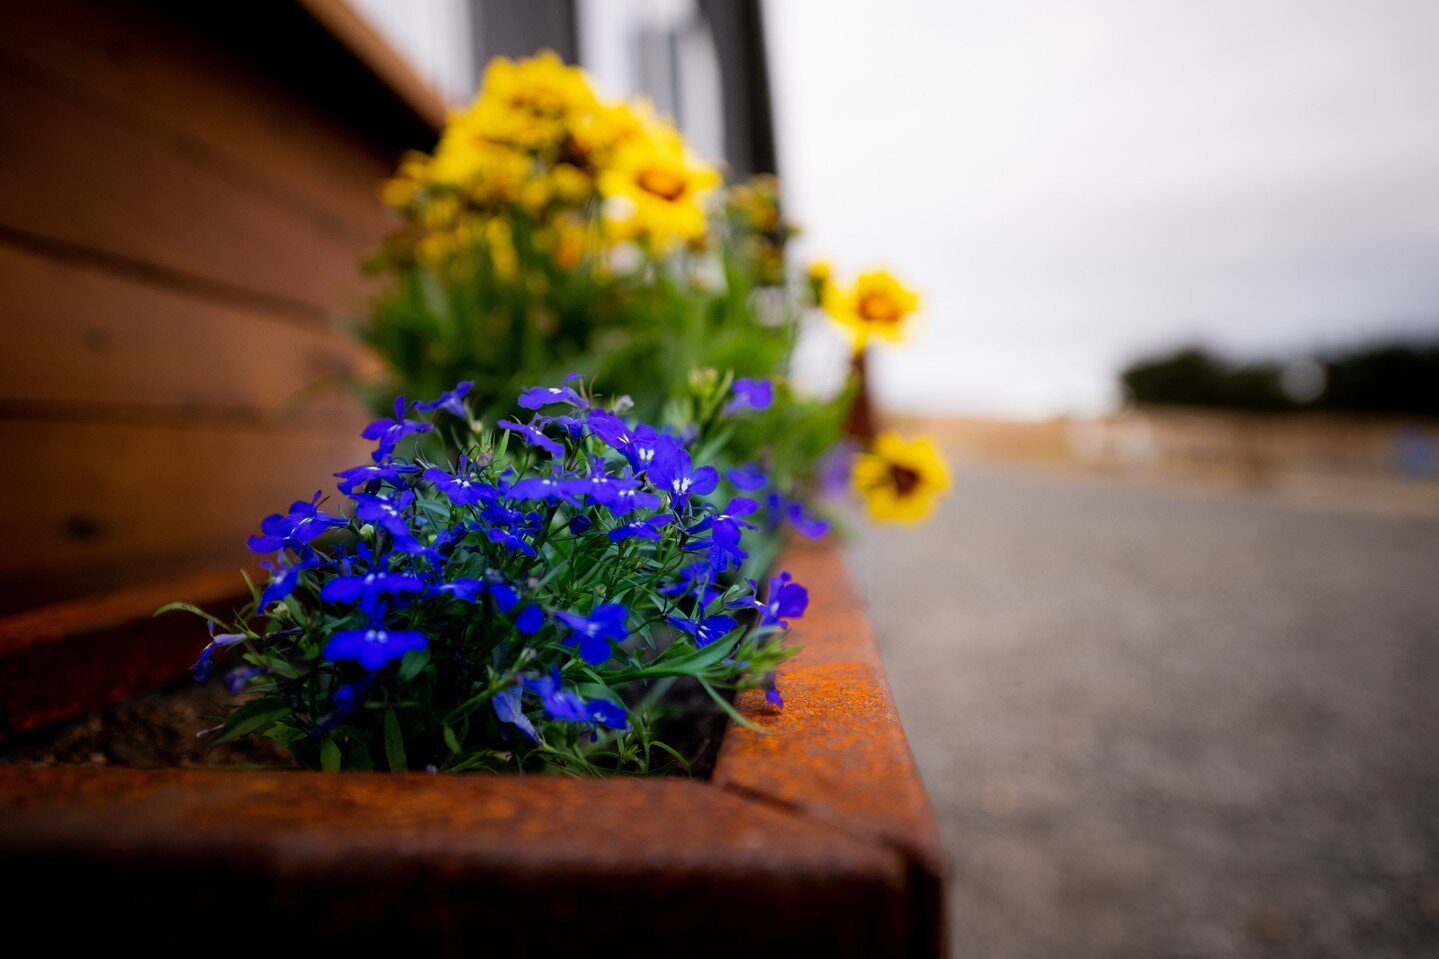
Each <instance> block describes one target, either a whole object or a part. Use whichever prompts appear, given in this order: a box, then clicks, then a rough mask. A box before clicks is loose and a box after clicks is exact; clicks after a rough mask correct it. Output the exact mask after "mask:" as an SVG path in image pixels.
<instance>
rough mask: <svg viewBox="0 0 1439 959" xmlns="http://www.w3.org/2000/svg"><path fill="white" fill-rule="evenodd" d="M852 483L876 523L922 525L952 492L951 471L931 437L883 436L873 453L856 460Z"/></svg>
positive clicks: (875, 444) (862, 455) (894, 434)
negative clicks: (950, 483) (937, 505)
mask: <svg viewBox="0 0 1439 959" xmlns="http://www.w3.org/2000/svg"><path fill="white" fill-rule="evenodd" d="M850 479H851V481H852V482H853V484H854V489H855V492H856V493H858V494H859V495H860V497H862V498H863V499H864V503H865V507H866V509H867V510H868V511H869V515H870V517H871V518H872V519H875V520H878V521H880V522H895V523H918V522H921V521H923V520H925V519H928V518H929V515H930V513H932V512H934V505H935V503H936V502H937V501H938V500H939V497H940V494H942V493H944V492H945V491H946V490H948V489H949V467H948V465H946V464H945V462H944V458H943V457H942V456H941V455H940V453H939V449H938V447H936V446H935V445H934V441H933V440H931V439H929V438H928V437H916V438H914V439H912V440H906V439H904V438H903V437H901V436H899V435H898V434H897V433H881V434H880V435H879V438H878V439H876V440H875V442H874V448H873V449H872V450H871V451H870V452H868V453H860V454H859V455H858V456H856V457H855V460H854V468H853V471H852V472H851V474H850Z"/></svg>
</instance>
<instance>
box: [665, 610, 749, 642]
mask: <svg viewBox="0 0 1439 959" xmlns="http://www.w3.org/2000/svg"><path fill="white" fill-rule="evenodd" d="M665 619H666V620H667V621H668V622H669V624H670V625H671V626H673V627H675V628H676V629H678V630H680V631H682V632H686V633H689V634H690V635H691V636H693V637H694V638H695V645H696V646H701V647H702V646H708V645H709V644H710V643H712V642H714V641H715V640H717V639H723V638H724V637H725V636H726V635H728V634H729V632H730V631H731V630H732V629H734V628H735V627H736V626H738V625H739V624H738V623H736V622H735V621H734V620H733V619H732V618H730V617H729V616H705V617H702V618H701V619H700V620H698V621H695V620H692V619H685V618H683V617H680V616H666V617H665Z"/></svg>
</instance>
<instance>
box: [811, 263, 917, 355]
mask: <svg viewBox="0 0 1439 959" xmlns="http://www.w3.org/2000/svg"><path fill="white" fill-rule="evenodd" d="M824 309H825V312H827V313H828V314H829V315H830V316H832V317H833V318H834V319H835V321H836V322H838V323H839V324H840V325H841V326H843V327H844V328H845V329H846V330H848V331H849V333H850V335H851V336H852V337H853V339H854V345H855V348H856V349H859V348H862V347H863V346H865V344H867V343H868V342H869V338H870V337H871V336H882V337H884V338H885V339H887V340H889V341H891V342H894V343H898V342H900V341H901V340H903V339H904V329H905V325H906V323H905V321H906V320H907V319H908V318H909V316H910V314H912V313H914V311H915V310H917V309H919V295H918V294H916V293H915V292H914V291H913V290H911V289H909V288H907V287H905V286H904V284H902V283H900V282H899V280H897V279H895V278H894V277H893V276H892V275H891V274H890V273H888V272H887V271H885V270H871V271H870V272H868V273H861V274H860V275H859V276H858V277H857V278H856V279H855V281H854V286H852V287H850V288H849V289H848V290H841V289H839V288H838V287H837V286H835V285H834V284H833V283H829V284H827V286H826V289H825V291H824Z"/></svg>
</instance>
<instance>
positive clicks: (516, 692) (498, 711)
mask: <svg viewBox="0 0 1439 959" xmlns="http://www.w3.org/2000/svg"><path fill="white" fill-rule="evenodd" d="M523 692H524V691H523V690H522V689H521V688H520V687H519V686H511V687H510V688H509V689H506V690H504V691H502V692H498V693H496V694H495V698H494V699H493V700H491V702H492V703H493V704H494V707H495V716H496V718H498V719H499V721H500V722H502V723H509V724H510V725H512V726H514V727H516V728H517V729H519V731H520V732H522V733H524V734H525V735H526V736H528V737H530V738H531V739H533V740H534V741H535V742H539V741H540V737H539V735H538V734H537V733H536V732H535V725H534V723H532V722H530V718H529V717H528V716H526V715H525V711H524V707H523V706H522V705H521V703H520V697H521V695H522V694H523Z"/></svg>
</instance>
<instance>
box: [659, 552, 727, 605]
mask: <svg viewBox="0 0 1439 959" xmlns="http://www.w3.org/2000/svg"><path fill="white" fill-rule="evenodd" d="M660 592H661V593H662V594H663V595H665V596H668V597H670V598H671V599H674V598H676V597H679V596H683V595H685V594H686V593H693V594H694V597H695V601H696V602H697V603H698V604H699V605H700V607H701V608H704V607H705V606H708V605H709V604H710V603H712V602H714V601H715V600H716V599H718V598H719V596H720V592H721V591H720V590H719V589H717V588H715V585H714V571H713V570H711V569H710V566H709V563H707V562H704V561H700V562H698V563H691V564H689V565H688V566H686V567H685V568H684V569H682V570H680V572H679V579H677V580H675V581H674V582H673V583H671V584H669V585H668V586H665V587H663V588H662V589H661V590H660Z"/></svg>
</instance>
